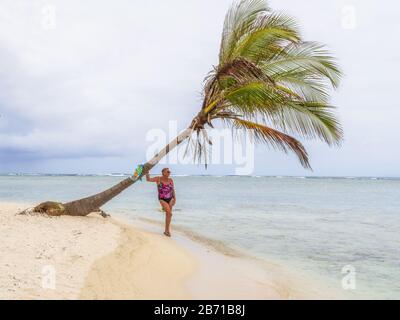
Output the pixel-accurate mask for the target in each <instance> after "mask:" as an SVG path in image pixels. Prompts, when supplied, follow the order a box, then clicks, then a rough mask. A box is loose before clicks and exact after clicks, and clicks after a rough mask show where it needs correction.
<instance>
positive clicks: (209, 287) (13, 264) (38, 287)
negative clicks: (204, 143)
mask: <svg viewBox="0 0 400 320" xmlns="http://www.w3.org/2000/svg"><path fill="white" fill-rule="evenodd" d="M26 207H29V204H15V203H0V234H1V237H2V241H1V242H0V255H1V262H0V299H301V298H306V299H308V298H318V297H319V298H332V296H330V295H327V294H326V293H325V294H324V295H321V291H319V290H317V289H316V288H314V287H313V286H312V285H311V284H310V283H309V282H307V281H303V279H300V278H296V277H293V275H292V274H290V273H288V272H286V271H285V270H284V269H283V268H282V267H281V266H279V265H276V264H274V263H267V262H262V263H256V262H255V261H251V260H249V259H244V258H240V257H232V256H226V255H224V254H221V253H218V252H216V251H214V250H212V249H211V248H209V247H207V246H204V245H201V244H199V243H198V242H196V241H193V240H190V239H188V238H187V237H184V236H183V235H182V234H180V233H175V234H174V237H173V238H172V239H169V238H166V237H165V236H163V235H161V234H160V230H159V229H160V227H159V226H151V225H143V226H140V228H138V227H137V226H133V225H131V224H130V223H127V222H126V221H123V220H122V219H115V218H107V219H104V218H102V217H100V216H98V215H96V214H92V215H90V216H88V217H53V218H49V217H44V216H17V215H15V214H16V213H17V212H18V211H20V210H21V209H24V208H26Z"/></svg>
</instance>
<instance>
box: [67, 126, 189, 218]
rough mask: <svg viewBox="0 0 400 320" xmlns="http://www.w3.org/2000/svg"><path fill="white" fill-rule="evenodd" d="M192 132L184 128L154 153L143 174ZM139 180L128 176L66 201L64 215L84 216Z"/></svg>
mask: <svg viewBox="0 0 400 320" xmlns="http://www.w3.org/2000/svg"><path fill="white" fill-rule="evenodd" d="M191 133H192V129H191V128H188V129H186V130H184V131H183V132H182V133H181V134H180V135H178V136H177V137H176V138H175V139H173V140H172V141H171V142H170V143H169V144H168V145H167V146H166V147H165V148H164V149H162V150H161V151H160V152H159V153H158V154H156V155H155V156H154V157H153V158H152V159H151V160H150V161H149V162H147V163H146V164H145V165H144V168H143V174H142V175H145V174H147V173H148V172H150V170H151V169H152V168H153V167H154V166H155V165H156V164H157V163H158V162H159V161H160V160H161V159H162V158H163V157H165V156H166V155H167V154H168V153H169V152H170V151H171V150H172V149H174V148H175V147H176V146H178V145H179V144H180V143H182V141H184V140H185V139H186V138H188V137H189V136H190V135H191ZM138 180H139V177H137V178H134V177H133V176H132V177H129V178H126V179H125V180H123V181H121V182H119V183H117V184H116V185H114V186H113V187H111V188H109V189H107V190H105V191H103V192H100V193H98V194H95V195H93V196H90V197H87V198H83V199H79V200H75V201H71V202H68V203H64V204H63V205H62V206H63V208H64V212H63V214H64V215H72V216H86V215H88V214H89V213H91V212H94V211H96V210H99V209H100V207H101V206H103V205H104V204H105V203H107V202H108V201H110V200H111V199H113V198H114V197H116V196H117V195H119V194H120V193H121V192H122V191H124V190H125V189H126V188H128V187H130V186H131V185H133V184H134V183H135V182H137V181H138Z"/></svg>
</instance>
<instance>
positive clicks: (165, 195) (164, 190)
mask: <svg viewBox="0 0 400 320" xmlns="http://www.w3.org/2000/svg"><path fill="white" fill-rule="evenodd" d="M173 196H174V182H173V181H172V180H171V182H169V183H167V184H166V183H163V182H161V181H160V183H159V184H158V199H159V200H163V201H165V202H167V203H170V201H171V200H172V198H173Z"/></svg>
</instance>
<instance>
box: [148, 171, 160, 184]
mask: <svg viewBox="0 0 400 320" xmlns="http://www.w3.org/2000/svg"><path fill="white" fill-rule="evenodd" d="M146 181H148V182H158V177H154V178H150V175H149V174H148V173H146Z"/></svg>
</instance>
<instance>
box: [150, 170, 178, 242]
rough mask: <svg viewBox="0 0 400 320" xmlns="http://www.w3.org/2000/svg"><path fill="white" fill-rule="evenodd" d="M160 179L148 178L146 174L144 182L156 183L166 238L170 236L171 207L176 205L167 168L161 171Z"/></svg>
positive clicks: (172, 183)
mask: <svg viewBox="0 0 400 320" xmlns="http://www.w3.org/2000/svg"><path fill="white" fill-rule="evenodd" d="M161 173H162V176H161V177H154V178H150V175H149V174H146V180H147V181H148V182H156V183H157V188H158V200H159V201H160V204H161V206H162V208H163V209H164V211H165V232H164V235H166V236H167V237H170V236H171V233H170V230H169V226H170V224H171V218H172V207H173V206H174V205H175V203H176V196H175V189H174V181H173V180H172V179H171V178H170V177H169V176H170V175H171V171H170V170H169V169H168V168H164V169H162V171H161Z"/></svg>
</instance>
